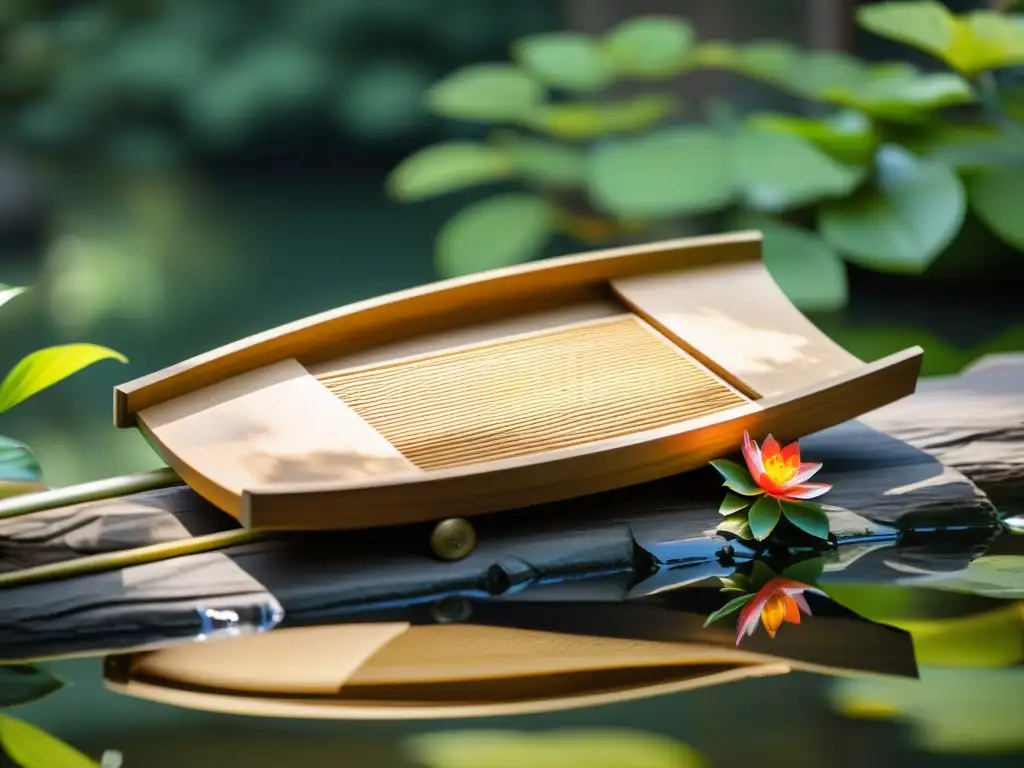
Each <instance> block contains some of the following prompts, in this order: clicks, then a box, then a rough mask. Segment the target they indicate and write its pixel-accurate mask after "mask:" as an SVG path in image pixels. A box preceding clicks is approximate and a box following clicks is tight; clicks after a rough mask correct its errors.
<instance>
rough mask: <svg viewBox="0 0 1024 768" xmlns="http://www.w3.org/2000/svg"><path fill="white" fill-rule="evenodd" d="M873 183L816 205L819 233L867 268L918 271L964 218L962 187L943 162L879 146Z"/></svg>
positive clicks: (946, 240)
mask: <svg viewBox="0 0 1024 768" xmlns="http://www.w3.org/2000/svg"><path fill="white" fill-rule="evenodd" d="M877 164H878V173H877V179H876V182H877V188H875V189H869V190H865V191H863V192H861V193H859V194H856V195H854V196H853V197H851V198H849V199H847V200H841V201H828V202H826V203H824V204H823V205H822V206H821V209H820V214H819V219H818V225H819V229H820V231H821V234H822V236H823V237H824V238H825V240H826V241H827V242H828V243H830V244H831V245H832V247H833V248H835V249H837V250H838V251H840V252H841V253H843V254H844V255H845V256H847V258H849V259H850V261H853V262H856V263H857V264H860V265H862V266H864V267H867V268H868V269H876V270H880V271H886V272H904V273H910V274H920V273H921V272H924V271H925V270H926V269H927V268H928V266H929V265H931V263H932V262H933V261H934V260H935V259H936V258H937V257H938V256H939V254H941V253H942V251H943V250H944V249H945V248H946V246H948V245H949V244H950V243H951V242H952V241H953V238H954V237H956V234H957V232H959V231H960V227H961V226H962V224H963V221H964V215H965V212H966V207H967V201H966V195H965V194H964V189H963V186H962V185H961V183H960V179H959V178H958V177H957V176H956V174H955V173H954V172H953V171H952V170H950V169H949V168H948V167H947V166H945V165H942V164H941V163H936V162H932V161H927V160H920V159H918V158H915V157H914V156H913V155H911V154H909V153H908V152H906V151H905V150H903V149H901V148H899V147H895V146H886V147H883V148H882V149H881V150H880V151H879V153H878V157H877Z"/></svg>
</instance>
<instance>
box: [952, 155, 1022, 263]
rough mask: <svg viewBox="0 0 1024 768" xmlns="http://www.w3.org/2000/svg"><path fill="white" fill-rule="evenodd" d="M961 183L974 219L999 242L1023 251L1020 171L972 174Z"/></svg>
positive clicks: (985, 171)
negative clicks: (992, 233)
mask: <svg viewBox="0 0 1024 768" xmlns="http://www.w3.org/2000/svg"><path fill="white" fill-rule="evenodd" d="M1022 143H1024V141H1022ZM965 181H966V184H967V197H968V199H969V200H970V203H971V209H972V210H973V211H974V213H975V214H976V215H977V216H978V218H979V219H981V220H982V221H983V222H985V224H986V225H987V226H988V228H989V229H991V230H992V231H993V232H994V233H995V234H996V235H998V236H999V238H1000V239H1002V240H1004V241H1005V242H1006V243H1008V244H1009V245H1012V246H1013V247H1014V248H1017V249H1019V250H1024V210H1022V205H1024V167H1019V168H992V169H986V170H980V171H975V172H973V173H971V174H969V175H968V176H967V177H966V179H965Z"/></svg>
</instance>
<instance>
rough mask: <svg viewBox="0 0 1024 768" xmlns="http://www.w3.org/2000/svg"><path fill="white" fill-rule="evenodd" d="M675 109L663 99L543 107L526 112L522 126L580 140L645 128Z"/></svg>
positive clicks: (669, 100) (640, 98)
mask: <svg viewBox="0 0 1024 768" xmlns="http://www.w3.org/2000/svg"><path fill="white" fill-rule="evenodd" d="M674 110H675V102H673V100H672V99H670V98H668V97H665V96H639V97H637V98H635V99H623V100H620V101H601V102H593V101H592V102H563V103H561V104H547V105H545V106H543V107H539V108H538V109H536V110H534V111H533V112H532V113H530V115H529V116H527V117H526V118H525V119H524V120H523V124H524V125H526V126H529V127H530V128H533V129H534V130H536V131H540V132H541V133H546V134H548V135H550V136H556V137H558V138H561V139H569V140H584V139H592V138H595V137H598V136H607V135H610V134H615V133H629V132H631V131H638V130H641V129H644V128H649V127H651V126H652V125H654V124H655V123H657V122H659V121H661V120H663V119H664V118H666V117H668V116H669V115H671V114H672V112H673V111H674Z"/></svg>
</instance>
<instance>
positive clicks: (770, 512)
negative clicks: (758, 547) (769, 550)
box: [747, 496, 782, 541]
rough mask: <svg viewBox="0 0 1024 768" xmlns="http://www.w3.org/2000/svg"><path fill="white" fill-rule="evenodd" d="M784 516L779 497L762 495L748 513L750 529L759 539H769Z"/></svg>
mask: <svg viewBox="0 0 1024 768" xmlns="http://www.w3.org/2000/svg"><path fill="white" fill-rule="evenodd" d="M781 516H782V507H781V506H780V505H779V501H778V499H773V498H772V497H771V496H761V497H760V498H758V500H757V501H755V502H754V505H753V506H752V507H751V508H750V512H748V513H747V520H749V521H750V530H751V532H752V533H753V534H754V538H755V539H757V540H758V541H764V540H765V539H767V538H768V537H769V536H770V535H771V533H772V531H774V530H775V526H776V525H778V522H779V518H780V517H781Z"/></svg>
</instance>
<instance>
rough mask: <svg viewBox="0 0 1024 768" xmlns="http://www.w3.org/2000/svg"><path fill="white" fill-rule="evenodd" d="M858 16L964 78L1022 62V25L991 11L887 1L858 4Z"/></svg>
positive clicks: (879, 32)
mask: <svg viewBox="0 0 1024 768" xmlns="http://www.w3.org/2000/svg"><path fill="white" fill-rule="evenodd" d="M857 21H858V22H859V23H860V25H861V26H862V27H864V28H865V29H867V30H869V31H871V32H874V33H875V34H876V35H880V36H882V37H887V38H889V39H890V40H896V41H898V42H901V43H905V44H907V45H911V46H913V47H915V48H919V49H921V50H923V51H927V52H928V53H930V54H932V55H933V56H935V57H936V58H938V59H941V60H942V61H944V62H946V63H947V64H948V65H949V66H950V67H952V68H953V69H955V70H956V71H958V72H960V73H961V74H964V75H967V76H968V77H973V76H975V75H977V74H979V73H981V72H984V71H986V70H989V69H998V68H1001V67H1008V66H1014V65H1018V64H1024V27H1022V26H1021V25H1020V24H1017V23H1015V22H1014V20H1013V19H1012V18H1011V17H1009V16H1006V15H1004V14H1001V13H996V12H994V11H986V10H982V11H972V12H971V13H967V14H964V15H961V16H956V15H954V14H952V13H950V11H949V10H948V9H947V8H946V7H945V6H943V5H942V4H941V3H938V2H932V1H931V0H929V1H927V2H889V3H878V4H875V5H869V6H866V7H862V8H860V9H859V10H858V11H857Z"/></svg>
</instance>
